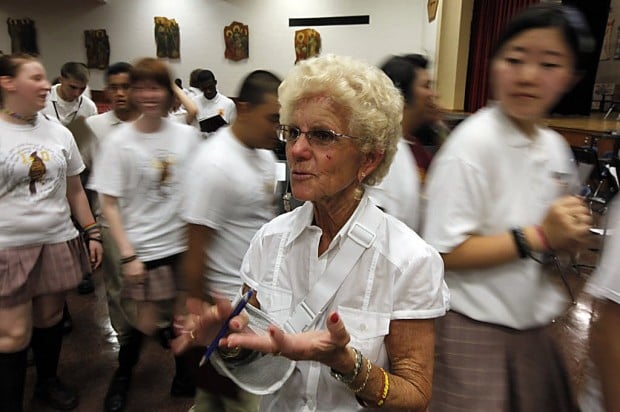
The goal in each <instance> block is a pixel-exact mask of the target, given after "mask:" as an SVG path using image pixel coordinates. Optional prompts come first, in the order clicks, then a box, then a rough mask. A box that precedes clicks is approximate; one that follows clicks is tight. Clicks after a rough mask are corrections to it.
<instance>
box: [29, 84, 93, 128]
mask: <svg viewBox="0 0 620 412" xmlns="http://www.w3.org/2000/svg"><path fill="white" fill-rule="evenodd" d="M59 87H60V84H57V85H55V86H52V89H51V90H50V93H49V95H48V97H47V102H46V104H45V108H44V109H43V110H41V111H42V112H43V113H45V114H46V115H48V116H50V117H53V118H54V119H58V121H59V122H60V123H62V124H63V125H65V126H67V125H68V124H69V123H71V122H73V121H74V120H75V119H77V118H79V117H84V118H88V117H90V116H94V115H96V114H97V105H96V104H95V102H93V101H92V100H91V99H89V98H88V97H87V96H85V95H84V94H82V95H81V96H80V97H78V98H77V99H75V100H74V101H72V102H68V101H66V100H63V99H62V98H61V97H60V96H59V95H58V88H59Z"/></svg>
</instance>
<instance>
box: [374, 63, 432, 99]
mask: <svg viewBox="0 0 620 412" xmlns="http://www.w3.org/2000/svg"><path fill="white" fill-rule="evenodd" d="M427 67H428V59H427V58H426V57H424V56H422V55H421V54H405V55H402V56H392V57H390V58H389V59H388V60H387V61H386V62H385V63H383V65H382V66H381V70H383V72H384V73H385V74H386V75H387V76H388V77H389V78H390V80H392V82H393V83H394V86H396V88H398V89H399V90H400V92H401V94H402V95H403V97H404V99H405V103H410V102H411V101H412V100H413V97H414V96H413V91H412V88H411V85H412V84H413V83H414V82H415V80H416V69H426V68H427Z"/></svg>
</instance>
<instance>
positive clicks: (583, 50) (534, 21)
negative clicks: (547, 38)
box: [493, 3, 595, 70]
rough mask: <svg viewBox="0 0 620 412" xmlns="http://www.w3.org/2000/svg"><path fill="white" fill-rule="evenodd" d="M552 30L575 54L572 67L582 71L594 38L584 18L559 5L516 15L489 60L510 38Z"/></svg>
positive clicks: (544, 6)
mask: <svg viewBox="0 0 620 412" xmlns="http://www.w3.org/2000/svg"><path fill="white" fill-rule="evenodd" d="M545 28H556V29H558V30H559V31H560V32H561V33H562V36H563V37H564V40H565V41H566V43H567V45H568V46H569V47H570V49H571V50H572V52H573V53H574V55H575V68H576V69H577V70H584V68H585V66H586V64H587V62H588V61H589V60H590V59H591V57H592V53H593V52H594V46H595V42H594V38H593V37H592V34H591V33H590V28H589V26H588V23H587V22H586V20H585V18H584V16H583V15H582V14H581V12H580V11H579V10H577V9H576V8H574V7H571V6H566V5H560V4H548V3H544V4H536V5H534V6H532V7H529V8H527V9H525V10H523V11H522V12H520V13H519V14H517V15H516V16H515V17H514V18H513V19H512V20H511V21H510V23H508V26H507V27H506V28H505V29H504V32H503V33H502V35H501V37H500V38H499V40H498V42H497V44H496V46H495V48H494V50H493V57H495V56H496V55H497V53H499V51H500V50H501V49H502V47H504V45H505V44H506V43H507V42H508V41H509V40H511V39H512V38H513V37H515V36H517V35H519V34H521V33H523V32H524V31H526V30H532V29H545Z"/></svg>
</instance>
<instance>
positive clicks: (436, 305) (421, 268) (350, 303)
mask: <svg viewBox="0 0 620 412" xmlns="http://www.w3.org/2000/svg"><path fill="white" fill-rule="evenodd" d="M367 207H376V206H375V205H374V204H373V202H372V201H371V200H369V198H368V195H364V197H363V198H362V201H361V203H360V205H359V206H358V208H357V209H356V211H355V212H354V214H353V216H352V217H351V218H350V219H349V221H348V222H347V223H346V224H345V225H344V226H343V227H342V229H340V231H339V232H338V234H337V235H336V236H335V237H334V239H333V240H332V242H331V244H330V245H329V247H328V249H327V251H325V252H324V253H323V254H322V255H321V256H317V251H318V245H319V240H320V238H321V230H320V229H319V228H318V227H317V226H313V225H312V221H313V204H312V203H311V202H306V203H305V204H304V205H302V206H300V207H298V208H297V209H295V210H293V211H292V212H289V213H286V214H283V215H280V216H278V217H276V218H275V219H273V220H272V221H271V222H269V223H267V224H266V225H265V226H263V227H262V228H261V230H260V231H259V232H258V233H257V234H256V236H255V237H254V239H252V243H251V244H250V248H249V250H248V253H247V254H246V256H245V258H244V260H243V265H242V267H241V277H242V279H243V281H244V282H245V283H247V284H248V285H249V286H250V287H252V288H253V289H255V290H256V291H257V294H256V297H257V298H258V300H259V302H260V304H261V309H262V310H263V311H265V312H266V313H267V314H269V315H270V316H272V317H273V318H274V319H275V320H276V321H277V322H278V323H280V324H282V323H284V322H285V321H286V320H287V319H288V317H289V316H290V315H291V313H292V311H293V309H294V307H295V305H297V304H298V303H299V302H300V301H301V300H302V299H303V298H304V297H305V296H306V295H307V294H308V292H309V291H310V290H311V288H312V287H313V286H314V284H315V283H316V282H317V281H318V280H319V279H320V278H321V276H322V275H323V274H324V272H325V270H326V269H327V265H328V264H329V262H331V261H332V260H333V259H334V257H335V256H336V254H337V253H338V251H339V250H340V248H341V245H342V242H343V241H345V239H347V236H345V234H346V233H347V232H348V230H349V228H351V226H352V225H353V224H354V222H356V221H357V218H358V216H360V215H361V214H362V213H363V211H364V210H365V208H367ZM376 235H377V237H376V240H375V242H374V243H373V244H372V245H371V246H370V247H369V248H368V249H366V250H365V251H364V252H363V253H362V256H361V257H360V259H359V260H358V261H357V263H356V264H355V265H354V266H353V269H352V272H351V274H350V275H349V276H348V277H347V278H346V279H345V280H344V282H343V284H342V285H341V286H340V288H339V289H338V291H337V292H336V293H335V296H334V298H333V300H332V301H331V303H329V305H328V307H327V308H326V310H325V312H324V313H323V314H322V315H320V316H318V317H317V318H316V320H315V321H314V322H313V324H312V325H311V326H309V329H310V330H312V329H315V330H318V329H324V328H325V322H326V318H327V316H328V315H329V314H330V313H331V312H333V311H336V310H337V311H338V314H339V315H340V316H341V318H342V320H343V321H344V324H345V326H346V328H347V331H349V333H350V334H351V342H350V344H351V346H354V347H356V348H358V349H359V350H360V351H361V352H362V353H363V354H364V356H366V357H367V358H368V359H370V360H371V361H372V362H373V364H375V365H378V366H381V367H384V368H387V367H388V366H389V359H388V356H387V353H386V348H385V342H384V341H385V337H386V335H387V334H388V333H389V327H390V321H391V320H396V319H431V318H436V317H439V316H443V315H444V314H445V312H446V310H447V305H448V299H449V293H448V289H447V287H446V284H445V283H444V281H443V262H442V260H441V257H440V256H439V254H438V253H437V251H435V249H433V248H432V247H431V246H429V245H428V244H427V243H426V242H424V241H423V240H422V239H421V238H420V237H419V236H418V235H417V234H416V233H415V232H413V231H412V230H411V229H409V228H408V227H407V226H406V225H405V224H404V223H402V222H401V221H399V220H397V219H395V218H394V217H392V216H390V215H388V214H385V213H384V214H383V220H382V222H381V223H380V224H379V227H378V229H377V232H376ZM349 241H350V240H349ZM296 369H297V370H295V371H294V372H293V374H292V376H291V377H290V378H289V379H288V381H287V382H286V383H285V384H284V386H283V387H282V388H281V389H280V390H279V391H278V392H276V393H275V394H273V395H268V396H264V397H263V401H262V404H261V406H262V408H264V410H274V411H301V410H312V411H314V410H316V411H330V412H333V411H358V410H359V411H361V410H364V408H362V407H361V406H360V405H359V403H358V402H357V401H356V400H355V396H354V393H353V392H352V391H351V389H349V388H347V387H346V386H345V385H343V384H341V383H339V382H336V381H334V378H332V377H331V376H330V371H329V368H328V367H327V366H325V365H322V364H320V363H318V362H304V361H302V362H297V365H296ZM261 410H262V409H261Z"/></svg>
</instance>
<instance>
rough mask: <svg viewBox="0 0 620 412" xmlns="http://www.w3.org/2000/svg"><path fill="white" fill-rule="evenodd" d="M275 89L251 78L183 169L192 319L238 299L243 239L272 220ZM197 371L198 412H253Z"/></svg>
mask: <svg viewBox="0 0 620 412" xmlns="http://www.w3.org/2000/svg"><path fill="white" fill-rule="evenodd" d="M279 85H280V79H278V78H277V77H276V76H274V75H273V74H272V73H269V72H266V71H262V70H257V71H254V72H252V73H250V74H249V75H248V76H247V77H246V79H245V80H244V82H243V83H242V86H241V89H240V92H239V114H238V116H237V118H236V120H235V121H234V123H233V124H232V126H231V127H227V128H223V129H221V130H219V131H218V132H217V133H216V134H215V135H214V136H212V137H210V138H209V140H207V141H205V142H203V143H202V144H201V146H200V148H199V149H198V151H197V153H196V156H195V157H194V159H193V161H192V162H191V164H190V167H189V171H188V172H189V173H188V174H187V179H185V181H186V185H185V188H184V205H183V207H182V218H183V219H184V220H185V221H186V222H187V223H188V231H187V233H188V248H187V252H186V255H185V259H184V262H185V265H184V269H185V275H186V278H187V283H188V284H187V286H188V296H189V297H188V299H187V307H188V309H189V310H190V312H192V313H196V314H198V313H200V310H199V308H200V307H201V303H202V301H203V300H205V299H208V294H209V293H210V292H213V291H215V292H217V293H219V294H220V295H224V296H226V297H228V298H229V299H232V298H233V297H234V296H235V295H236V294H238V293H239V290H240V288H241V285H242V283H243V282H242V281H241V278H240V275H239V270H240V268H241V262H242V259H243V256H244V254H245V252H246V251H247V249H248V247H249V245H250V240H251V239H252V237H253V236H254V234H255V233H256V232H257V231H258V229H259V228H260V227H261V226H262V225H263V224H265V223H267V222H268V221H269V220H271V219H272V218H273V217H274V211H275V197H274V192H275V168H276V161H275V155H274V154H273V153H272V152H270V151H269V150H265V149H273V148H274V147H275V146H276V144H277V141H278V140H277V136H276V126H277V125H278V122H279V119H280V116H279V109H280V105H279V104H278V97H277V90H278V86H279ZM203 370H204V372H201V375H200V377H199V383H198V389H197V391H196V410H197V411H203V410H209V411H210V410H223V409H225V410H238V411H255V410H257V408H258V402H259V397H257V396H256V395H253V394H250V393H248V392H246V391H244V390H242V389H240V388H235V387H231V386H232V385H231V384H230V383H228V382H226V378H223V377H222V376H220V375H219V374H217V373H216V372H215V371H214V370H213V369H212V368H211V369H209V368H203ZM201 382H203V383H204V384H202V385H201ZM224 388H227V389H229V390H230V391H232V392H234V394H231V393H227V391H226V389H224ZM230 408H233V409H230Z"/></svg>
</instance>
